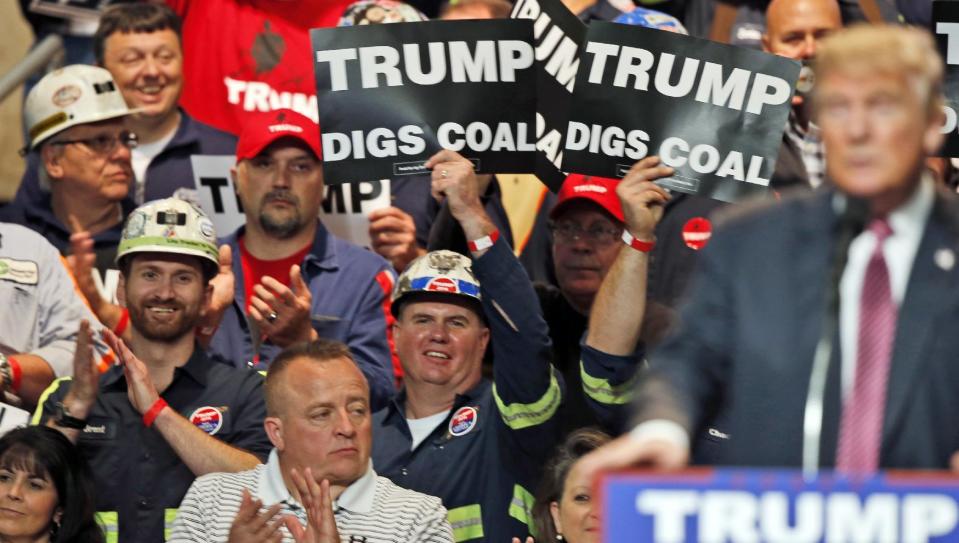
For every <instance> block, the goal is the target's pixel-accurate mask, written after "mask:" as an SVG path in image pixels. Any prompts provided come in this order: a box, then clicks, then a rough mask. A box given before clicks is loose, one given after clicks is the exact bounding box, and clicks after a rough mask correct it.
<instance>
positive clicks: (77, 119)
mask: <svg viewBox="0 0 959 543" xmlns="http://www.w3.org/2000/svg"><path fill="white" fill-rule="evenodd" d="M136 112H137V110H132V109H130V108H128V107H127V103H126V102H125V101H124V100H123V95H122V94H120V90H119V89H118V88H117V85H116V83H115V82H114V81H113V76H112V75H110V72H108V71H107V70H105V69H103V68H99V67H97V66H88V65H86V64H73V65H70V66H65V67H63V68H60V69H59V70H55V71H53V72H50V73H48V74H47V75H45V76H44V77H43V79H41V80H40V82H39V83H37V84H36V85H35V86H34V87H33V88H32V89H30V94H28V95H27V101H26V103H25V104H24V106H23V117H24V124H25V125H26V127H27V135H28V136H29V137H30V148H31V149H36V148H37V145H38V144H39V143H41V142H42V141H44V140H46V139H47V138H49V137H50V136H53V135H54V134H57V133H59V132H62V131H63V130H66V129H67V128H70V127H71V126H76V125H78V124H86V123H95V122H97V121H105V120H107V119H113V118H116V117H123V116H124V115H130V114H131V113H136Z"/></svg>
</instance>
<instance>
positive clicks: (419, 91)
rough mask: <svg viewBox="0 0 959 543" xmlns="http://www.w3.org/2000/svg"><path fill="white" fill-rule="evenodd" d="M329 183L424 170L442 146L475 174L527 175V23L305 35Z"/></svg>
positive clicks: (530, 86) (531, 121)
mask: <svg viewBox="0 0 959 543" xmlns="http://www.w3.org/2000/svg"><path fill="white" fill-rule="evenodd" d="M310 36H311V39H312V44H313V55H314V67H315V71H316V88H317V98H318V105H319V113H320V127H321V132H322V142H323V163H324V173H325V180H326V182H327V183H344V182H353V181H365V180H369V179H382V178H387V177H394V176H401V175H413V174H421V173H424V172H426V169H425V167H424V166H423V163H424V161H425V160H426V159H427V158H429V157H430V156H431V155H433V154H434V153H436V152H437V151H439V150H440V149H441V148H446V149H452V150H454V151H457V152H459V153H460V154H461V155H463V156H464V157H466V158H468V159H470V160H472V161H473V163H474V165H475V166H476V169H477V171H478V172H481V173H497V172H509V173H531V172H532V171H533V166H534V162H535V154H536V134H535V130H536V126H535V113H534V112H535V100H536V79H535V78H536V73H535V66H534V55H535V53H534V49H533V46H532V42H533V23H532V21H514V20H499V21H430V22H420V23H398V24H388V25H369V26H355V27H347V28H329V29H327V28H324V29H314V30H311V31H310Z"/></svg>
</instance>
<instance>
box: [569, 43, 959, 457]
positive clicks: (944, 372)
mask: <svg viewBox="0 0 959 543" xmlns="http://www.w3.org/2000/svg"><path fill="white" fill-rule="evenodd" d="M942 71H943V68H942V62H941V60H940V59H939V58H938V55H937V54H936V52H935V47H934V45H933V43H932V39H931V38H930V37H929V36H928V35H927V34H925V33H923V32H922V31H919V30H914V29H904V28H891V27H875V26H874V27H860V28H854V29H850V30H846V31H842V32H839V33H837V34H836V35H835V36H833V37H830V38H828V39H827V40H826V41H825V42H824V45H823V47H822V48H821V49H820V52H819V54H818V58H817V75H818V79H819V84H818V88H817V90H816V94H815V96H814V98H813V100H814V104H815V108H816V115H817V117H816V118H817V122H818V124H819V126H820V127H821V128H822V137H823V142H824V144H825V147H826V157H827V165H826V168H827V173H828V175H829V177H830V178H831V179H832V180H833V181H834V183H835V186H836V190H827V191H821V192H818V193H814V194H808V195H804V196H800V197H797V198H795V199H788V200H786V201H784V202H782V203H780V204H776V205H773V206H768V205H767V206H763V207H760V208H759V209H755V208H752V209H744V210H737V212H736V214H735V215H734V216H732V217H729V220H728V221H727V222H726V223H725V224H724V226H723V227H721V228H718V229H717V232H716V233H715V235H714V236H713V239H712V241H711V243H710V245H709V246H708V247H707V248H706V249H705V250H704V252H703V254H702V260H701V264H702V265H701V268H700V270H699V272H698V277H697V278H696V279H694V281H693V289H692V292H691V295H690V298H689V303H688V304H687V305H686V306H685V308H684V309H683V312H682V321H681V325H680V326H679V328H678V329H677V330H676V333H675V334H674V335H673V337H672V338H671V339H670V340H667V342H666V343H665V344H664V346H663V347H662V349H661V350H659V351H657V352H656V353H654V355H653V356H652V358H651V366H652V370H651V371H650V372H649V373H647V374H646V375H645V376H644V377H643V378H642V380H641V385H640V386H639V389H638V392H637V398H636V402H637V412H636V416H635V420H634V424H635V426H634V429H633V430H632V431H631V432H630V433H629V434H628V435H625V436H623V437H621V438H619V439H617V440H615V441H613V442H612V443H610V444H609V445H608V446H606V447H603V448H601V449H600V450H598V451H597V452H594V453H592V454H591V455H589V456H587V457H586V458H585V459H584V460H583V461H582V462H581V463H580V465H579V466H577V468H576V469H578V470H583V471H586V472H589V473H594V472H596V471H599V470H603V469H615V468H622V467H626V466H629V465H636V464H647V465H649V464H651V465H653V466H656V467H661V468H676V467H681V466H683V465H685V464H687V463H688V462H689V460H690V458H692V460H693V461H694V462H697V463H711V464H727V465H729V464H733V465H754V466H798V465H800V463H801V460H802V451H803V421H804V414H805V411H806V402H807V392H808V391H809V387H810V373H811V368H812V366H813V359H814V353H815V350H816V346H817V340H818V339H819V336H820V334H821V332H822V330H823V324H822V316H823V315H824V314H826V299H827V296H826V292H827V291H828V290H829V289H830V288H831V287H830V278H829V277H828V276H829V270H830V269H831V268H832V263H833V262H834V260H835V259H836V255H837V254H844V255H846V256H847V257H848V262H847V264H846V265H845V268H844V271H843V272H842V275H841V277H840V278H839V283H838V285H839V286H838V294H839V303H838V312H837V318H838V323H839V326H838V329H839V332H838V333H837V334H836V335H835V338H834V339H835V341H834V342H833V345H834V348H833V350H832V363H831V364H830V365H829V368H830V370H831V371H830V372H828V373H827V377H826V380H825V382H826V385H825V395H824V398H825V399H824V417H823V425H822V439H821V447H820V454H819V463H820V465H823V466H834V465H835V466H836V467H837V469H839V470H840V471H845V472H851V471H872V470H874V469H877V468H946V467H949V466H950V465H951V464H952V465H955V464H956V460H955V458H954V455H955V453H956V451H957V450H959V415H957V414H959V365H957V364H956V360H957V356H959V334H956V333H955V331H954V328H955V324H956V323H957V322H959V267H957V261H956V255H957V252H959V204H957V202H956V200H955V198H954V197H953V196H950V195H948V194H946V193H945V192H943V191H940V190H939V189H938V188H937V187H936V186H935V184H934V183H933V181H932V180H931V179H930V178H925V177H923V176H922V173H921V172H922V165H923V159H924V157H926V156H928V155H930V154H931V153H933V152H935V150H936V149H937V148H938V146H939V145H940V144H941V139H942V136H941V135H940V134H939V127H940V126H941V124H942V117H941V116H942V113H941V96H940V92H941V84H942ZM631 173H632V174H633V177H634V178H633V179H631V180H630V183H626V182H625V181H624V184H623V185H624V186H623V187H621V190H618V193H619V195H620V197H621V199H622V200H623V209H624V212H625V214H626V218H627V225H629V226H631V225H634V224H636V225H641V224H645V223H648V221H649V220H651V218H655V216H656V215H657V214H658V213H659V212H658V210H657V209H656V208H657V207H658V206H660V205H661V203H662V198H661V197H659V196H657V193H656V191H655V190H654V189H653V188H651V187H652V186H653V185H652V183H651V182H649V181H648V180H651V179H655V178H656V177H658V176H661V175H664V174H668V172H661V171H659V168H656V167H655V164H654V163H645V164H644V163H643V162H641V163H640V164H638V165H637V167H635V168H634V171H633V172H631ZM853 201H859V202H863V203H864V204H865V207H867V208H868V215H867V216H866V217H864V218H865V223H866V224H867V225H868V227H867V228H866V229H865V230H864V231H862V233H860V234H858V235H855V237H854V238H853V239H852V241H851V243H849V245H848V250H845V249H837V247H841V244H840V243H839V242H838V240H839V237H840V235H839V232H840V218H841V217H842V216H843V214H844V210H845V209H847V208H848V207H849V206H850V204H851V202H853ZM631 217H632V219H631ZM634 235H635V236H636V237H641V236H642V235H643V233H642V232H635V233H634ZM627 259H631V260H627ZM644 259H645V256H644V254H643V253H641V252H639V251H622V252H621V255H620V258H619V260H618V261H617V263H616V264H614V266H613V269H612V270H611V271H610V273H609V274H608V275H607V277H606V280H605V281H604V284H603V287H602V289H601V290H600V293H599V294H598V296H597V299H596V302H595V303H594V306H593V315H592V321H591V322H592V324H594V326H591V329H590V332H589V336H588V338H587V348H586V349H584V357H585V356H597V357H601V358H602V359H603V360H602V362H603V363H606V364H610V365H613V364H617V363H629V362H630V361H632V362H633V363H635V356H636V355H635V354H632V355H631V354H629V353H631V351H632V350H633V349H634V347H635V340H634V339H633V338H634V337H635V334H634V330H635V329H636V328H637V327H638V323H639V321H640V320H641V319H642V314H641V311H640V312H639V314H638V315H637V311H636V310H635V307H634V308H633V309H632V310H631V312H623V311H624V309H623V308H622V307H619V306H622V304H623V300H635V299H637V296H639V297H641V293H642V289H643V288H645V286H644V279H643V277H642V276H643V274H642V273H636V271H637V270H639V271H640V272H641V271H642V270H643V267H644V266H645V265H646V262H645V261H644ZM877 277H881V278H882V279H881V280H879V279H877ZM877 301H878V302H877ZM634 305H635V304H634Z"/></svg>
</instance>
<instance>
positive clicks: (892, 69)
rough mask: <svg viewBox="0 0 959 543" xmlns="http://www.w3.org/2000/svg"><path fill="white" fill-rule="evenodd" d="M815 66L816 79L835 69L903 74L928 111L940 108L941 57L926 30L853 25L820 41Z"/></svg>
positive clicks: (833, 71) (859, 73) (861, 73)
mask: <svg viewBox="0 0 959 543" xmlns="http://www.w3.org/2000/svg"><path fill="white" fill-rule="evenodd" d="M814 67H815V73H816V79H817V80H819V81H822V80H823V79H825V78H826V77H827V76H828V75H829V74H831V73H836V72H839V73H842V74H847V75H864V74H880V75H893V76H902V77H904V78H906V81H907V82H908V83H909V86H910V87H911V88H912V89H913V91H914V92H916V96H917V97H918V98H919V99H920V101H924V102H926V105H927V106H928V108H929V109H928V111H929V112H930V113H935V112H938V110H939V109H940V108H941V107H942V77H943V70H944V68H943V64H942V58H941V57H940V56H939V53H938V51H937V50H936V46H935V42H934V41H933V39H932V36H931V35H930V34H929V32H928V31H925V30H921V29H919V28H911V27H903V26H892V25H885V24H883V25H871V24H857V25H853V26H851V27H849V28H847V29H844V30H841V31H839V32H836V33H835V34H832V35H830V36H829V37H827V38H826V39H825V40H823V43H822V45H821V46H820V47H819V48H818V50H817V53H816V60H815V66H814ZM813 101H814V102H815V101H816V98H815V96H814V97H813Z"/></svg>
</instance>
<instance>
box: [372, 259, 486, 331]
mask: <svg viewBox="0 0 959 543" xmlns="http://www.w3.org/2000/svg"><path fill="white" fill-rule="evenodd" d="M471 265H472V261H471V260H470V259H469V258H467V257H465V256H463V255H461V254H459V253H456V252H453V251H446V250H442V251H431V252H429V253H426V254H425V255H423V256H421V257H419V258H417V259H416V260H414V261H413V262H411V263H410V265H409V266H407V267H406V269H405V270H404V271H403V273H402V274H400V278H399V279H398V280H397V281H396V286H395V287H394V288H393V294H392V296H390V302H391V306H390V310H391V311H392V312H393V316H396V315H397V313H399V306H400V304H399V302H400V301H401V300H402V298H404V297H406V296H408V295H411V294H419V293H428V294H452V295H458V296H463V297H465V298H469V299H472V300H475V301H477V302H479V301H480V300H481V297H480V283H479V280H478V279H476V276H475V275H473V269H472V267H471Z"/></svg>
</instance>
